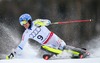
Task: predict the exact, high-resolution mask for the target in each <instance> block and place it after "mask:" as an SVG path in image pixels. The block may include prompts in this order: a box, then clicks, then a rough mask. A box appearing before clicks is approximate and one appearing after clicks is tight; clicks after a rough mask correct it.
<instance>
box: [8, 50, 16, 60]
mask: <svg viewBox="0 0 100 63" xmlns="http://www.w3.org/2000/svg"><path fill="white" fill-rule="evenodd" d="M15 54H16V52H15V51H14V52H12V53H10V54H9V55H7V56H6V59H7V60H8V59H12V58H14V56H15Z"/></svg>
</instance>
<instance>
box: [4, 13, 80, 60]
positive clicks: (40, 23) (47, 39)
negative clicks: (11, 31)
mask: <svg viewBox="0 0 100 63" xmlns="http://www.w3.org/2000/svg"><path fill="white" fill-rule="evenodd" d="M19 22H20V24H21V26H23V27H24V28H25V29H26V30H25V31H24V33H23V35H22V40H21V42H20V44H19V45H18V47H17V48H16V50H15V52H16V54H18V53H19V51H22V50H23V48H24V46H25V44H26V42H28V39H29V38H31V39H33V40H35V41H36V42H38V43H40V44H41V49H42V50H43V51H48V52H50V53H51V55H48V54H45V55H43V58H44V59H49V58H50V57H51V56H52V55H53V54H55V55H57V54H60V53H62V51H63V50H64V49H65V48H66V49H69V48H70V47H69V46H67V45H66V43H65V42H64V41H63V40H62V39H61V38H59V37H58V36H57V35H56V34H55V33H53V32H52V31H50V30H49V29H48V28H47V27H46V26H49V25H50V24H51V21H50V20H48V19H36V20H34V21H32V17H31V16H30V14H27V13H25V14H22V15H21V16H20V17H19ZM66 46H67V47H66ZM71 49H73V50H74V47H71ZM77 50H79V49H77ZM72 52H73V53H74V54H78V53H75V52H74V51H72ZM14 54H15V53H11V54H10V55H8V56H7V57H6V58H7V59H9V58H11V57H14ZM78 56H79V55H78Z"/></svg>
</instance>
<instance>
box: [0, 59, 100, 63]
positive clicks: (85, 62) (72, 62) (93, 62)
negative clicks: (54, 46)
mask: <svg viewBox="0 0 100 63" xmlns="http://www.w3.org/2000/svg"><path fill="white" fill-rule="evenodd" d="M0 63H100V58H88V59H62V60H43V59H13V60H0Z"/></svg>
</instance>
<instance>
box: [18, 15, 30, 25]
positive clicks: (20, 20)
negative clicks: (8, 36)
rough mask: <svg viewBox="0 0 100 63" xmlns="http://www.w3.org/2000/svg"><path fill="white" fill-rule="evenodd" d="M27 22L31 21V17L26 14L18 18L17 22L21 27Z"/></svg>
mask: <svg viewBox="0 0 100 63" xmlns="http://www.w3.org/2000/svg"><path fill="white" fill-rule="evenodd" d="M29 20H32V17H31V16H30V15H29V14H27V13H26V14H22V15H21V16H20V17H19V22H20V24H21V25H24V24H26V23H27V22H28V21H29Z"/></svg>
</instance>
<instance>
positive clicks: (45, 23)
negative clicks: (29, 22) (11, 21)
mask: <svg viewBox="0 0 100 63" xmlns="http://www.w3.org/2000/svg"><path fill="white" fill-rule="evenodd" d="M34 24H35V25H36V26H39V27H41V26H49V25H50V24H51V21H50V20H48V19H36V20H35V21H34Z"/></svg>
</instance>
